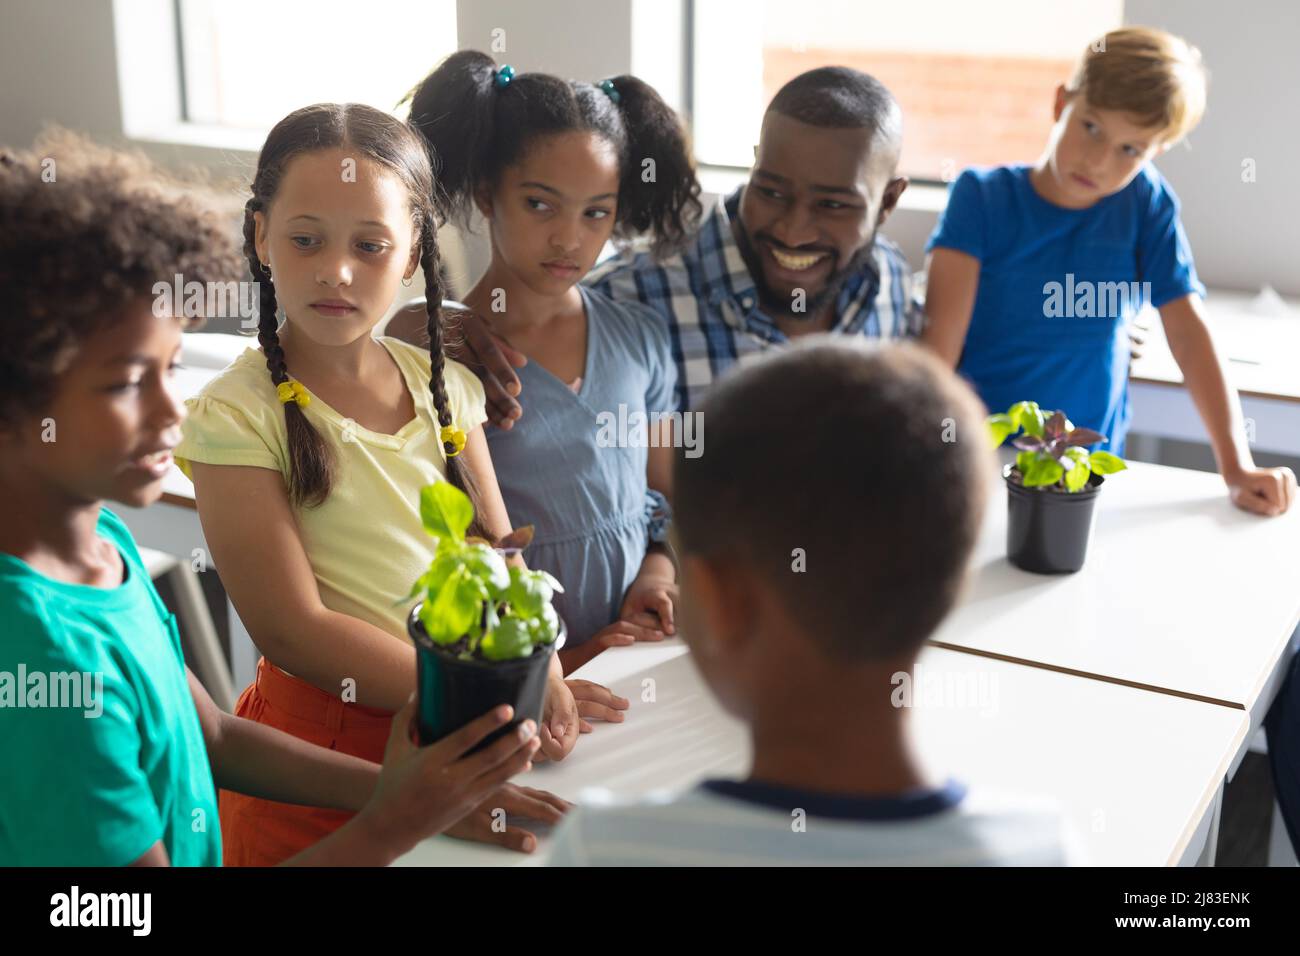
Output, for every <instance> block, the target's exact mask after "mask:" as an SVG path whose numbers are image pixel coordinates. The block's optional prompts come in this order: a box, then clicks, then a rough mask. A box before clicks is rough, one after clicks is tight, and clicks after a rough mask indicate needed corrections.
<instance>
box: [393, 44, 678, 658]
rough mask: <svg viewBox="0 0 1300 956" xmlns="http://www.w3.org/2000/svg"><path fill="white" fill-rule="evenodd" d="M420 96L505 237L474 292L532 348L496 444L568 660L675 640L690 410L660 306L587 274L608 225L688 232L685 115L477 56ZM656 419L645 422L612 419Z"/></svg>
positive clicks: (444, 71) (618, 80)
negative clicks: (680, 438) (677, 472)
mask: <svg viewBox="0 0 1300 956" xmlns="http://www.w3.org/2000/svg"><path fill="white" fill-rule="evenodd" d="M410 101H411V112H410V120H409V121H410V123H411V125H413V126H414V127H415V128H416V129H417V130H419V132H420V133H421V134H422V135H423V137H424V138H425V141H426V142H427V143H428V146H429V149H430V153H431V155H432V157H433V159H434V163H435V167H436V169H437V175H438V187H439V192H438V193H437V194H436V197H437V199H438V201H439V203H440V205H441V207H442V209H441V211H442V212H443V213H444V215H445V216H446V217H447V218H449V219H458V220H459V221H460V222H462V223H464V224H466V225H467V224H468V216H469V214H470V212H471V210H473V209H478V210H479V211H480V212H481V213H482V214H483V216H484V217H485V218H486V220H487V222H488V225H489V228H490V231H491V239H492V261H491V264H490V265H489V266H488V269H487V272H486V273H485V274H484V275H483V277H482V278H481V279H480V280H479V282H478V284H477V285H475V286H474V288H473V289H472V290H471V291H470V292H469V294H468V295H467V296H466V297H465V303H466V305H468V306H469V307H470V308H471V309H473V310H474V311H475V312H476V313H477V314H478V315H480V316H482V317H483V318H484V319H486V320H487V321H488V322H489V323H490V324H491V326H492V328H493V330H494V332H496V333H497V334H498V335H501V336H502V337H504V338H507V339H509V341H510V342H511V343H512V345H513V346H514V347H515V348H516V349H518V350H519V351H521V352H522V353H523V354H524V355H525V356H526V357H527V359H528V362H527V363H526V364H525V365H524V366H523V367H522V368H521V369H520V375H519V377H520V380H521V384H522V385H523V387H524V388H525V389H526V390H527V392H528V395H529V404H528V414H527V416H526V417H524V418H522V419H520V420H519V421H518V422H517V423H515V424H514V425H513V427H511V428H510V429H509V430H498V429H493V430H491V431H490V432H489V433H488V445H489V447H490V448H491V451H492V457H493V459H494V460H495V461H496V462H497V474H498V477H499V478H500V480H501V492H502V495H503V497H504V499H505V503H506V507H507V509H508V510H509V512H510V514H511V517H513V518H514V520H515V521H517V522H519V523H520V524H532V525H534V526H535V527H536V532H537V533H536V537H535V538H534V540H533V543H532V545H530V547H529V551H528V557H529V562H530V564H532V565H533V566H535V567H540V568H544V569H545V570H547V571H550V572H551V573H552V574H554V575H555V576H556V577H557V578H559V579H560V580H561V581H562V582H563V583H564V585H565V593H564V594H562V595H557V600H556V610H557V611H558V612H559V613H560V615H561V616H562V617H563V618H564V619H565V623H566V625H567V628H568V634H569V638H568V640H569V646H568V647H567V648H565V650H563V651H561V657H562V659H563V660H564V663H565V669H566V671H567V670H571V669H572V668H573V667H576V666H578V665H580V664H581V663H583V662H584V661H586V660H587V659H589V658H590V657H592V656H593V655H594V654H596V653H598V652H599V651H601V650H603V649H604V648H606V647H609V646H613V645H620V644H630V643H632V642H633V641H636V640H660V639H662V638H663V636H664V634H671V633H673V631H674V627H673V601H674V599H675V595H676V585H675V583H674V582H675V569H674V567H673V563H672V561H671V559H670V557H669V556H668V554H667V553H666V548H664V547H663V545H662V544H661V543H660V542H661V541H662V537H663V535H662V532H663V530H664V526H665V523H664V515H665V513H666V504H667V503H666V499H665V497H664V496H665V495H666V494H667V492H668V490H669V488H668V478H669V473H670V462H671V457H672V449H671V444H672V429H671V422H670V421H664V420H663V419H661V418H659V416H660V415H663V414H666V413H670V412H672V411H673V410H674V409H675V408H676V407H677V403H676V401H675V400H674V395H673V391H674V387H675V383H676V370H675V369H676V367H675V365H674V363H673V360H672V354H671V352H670V344H669V340H668V334H667V332H666V330H665V329H664V326H663V323H662V322H661V321H660V320H659V319H658V318H657V317H656V316H655V314H654V313H653V312H651V311H650V310H649V309H648V308H646V307H644V306H640V305H631V304H623V303H615V302H614V301H613V300H611V299H609V298H608V297H606V296H604V295H602V294H601V293H599V292H596V291H593V290H591V289H589V288H586V287H584V286H580V285H578V280H579V279H581V278H582V277H583V275H585V274H586V273H587V271H588V270H589V269H590V268H591V266H592V265H593V264H594V263H595V261H596V258H597V256H598V255H599V253H600V251H601V249H602V248H603V247H604V245H605V243H606V241H608V240H609V239H610V238H611V236H613V237H617V238H619V239H628V238H631V237H632V236H634V235H638V234H648V235H649V238H650V240H651V242H652V245H653V248H654V249H655V250H657V251H659V252H666V251H669V250H671V249H672V248H673V247H674V246H675V245H676V244H677V243H679V242H681V241H682V240H683V239H684V238H685V237H686V236H687V235H689V234H690V232H691V229H692V225H693V223H694V220H695V219H696V218H697V217H698V215H699V209H700V204H699V201H698V199H697V196H698V193H699V184H698V183H697V182H696V179H695V173H694V169H693V166H692V162H691V158H690V154H689V151H688V149H687V143H686V138H685V136H684V134H683V132H682V127H681V124H680V122H679V120H678V118H677V116H676V114H675V113H673V111H672V110H671V109H669V108H668V106H667V105H666V104H665V103H664V102H663V100H662V99H660V97H659V95H658V94H657V93H655V91H654V90H653V89H651V88H650V87H649V86H648V85H646V84H645V83H643V82H641V81H640V80H638V79H636V78H635V77H631V76H620V77H615V78H614V79H612V80H605V81H603V82H601V83H599V84H591V83H579V82H571V81H567V80H561V79H557V78H556V77H553V76H548V75H545V74H541V73H525V74H521V75H518V76H516V75H515V74H514V71H513V70H512V69H511V68H510V67H509V66H502V67H500V68H498V66H497V64H496V63H494V62H493V60H492V58H491V57H489V56H487V55H486V54H483V53H479V52H475V51H472V50H467V51H461V52H459V53H455V54H453V55H452V56H450V57H448V58H447V60H445V61H444V62H443V63H442V64H441V65H440V66H439V67H438V68H437V69H436V70H434V71H433V73H431V74H430V75H429V76H428V77H426V78H425V79H424V81H423V82H422V83H420V85H419V86H418V87H416V89H414V90H413V91H412V92H411V94H410ZM405 318H406V316H405V314H403V315H401V316H399V317H398V319H397V321H398V323H399V325H398V326H397V328H400V327H401V324H400V323H401V322H402V320H404V319H405ZM642 416H645V418H642ZM650 416H654V423H653V424H648V425H647V426H646V427H644V428H641V429H640V431H639V432H638V431H637V426H633V428H632V429H631V430H630V431H629V432H628V434H627V435H618V434H616V429H613V428H602V423H608V422H610V421H613V422H619V421H622V422H633V423H635V422H637V421H638V420H641V421H649V420H650ZM660 422H662V423H663V424H662V427H661V425H660ZM652 529H653V531H652Z"/></svg>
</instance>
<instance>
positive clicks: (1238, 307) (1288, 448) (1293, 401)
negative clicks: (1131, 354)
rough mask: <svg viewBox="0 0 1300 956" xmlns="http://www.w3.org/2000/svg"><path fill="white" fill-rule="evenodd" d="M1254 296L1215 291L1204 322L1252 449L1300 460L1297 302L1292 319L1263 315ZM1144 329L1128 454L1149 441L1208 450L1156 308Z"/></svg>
mask: <svg viewBox="0 0 1300 956" xmlns="http://www.w3.org/2000/svg"><path fill="white" fill-rule="evenodd" d="M1253 300H1254V297H1253V296H1250V295H1247V294H1245V293H1240V292H1236V293H1234V292H1221V291H1217V290H1211V291H1210V294H1209V297H1208V298H1207V299H1206V301H1205V311H1206V321H1207V324H1208V325H1209V327H1210V332H1211V334H1212V335H1213V336H1214V339H1215V342H1216V343H1217V344H1218V346H1219V351H1220V353H1221V354H1222V355H1223V357H1224V359H1225V360H1226V364H1227V371H1228V377H1229V381H1230V382H1231V384H1232V385H1233V386H1235V387H1236V389H1237V391H1238V392H1239V393H1240V395H1241V407H1242V413H1243V415H1244V417H1245V418H1246V420H1247V422H1248V424H1249V425H1250V431H1249V432H1248V435H1249V436H1250V437H1251V445H1252V447H1253V448H1254V449H1255V450H1261V451H1269V452H1276V453H1279V454H1286V455H1300V301H1297V300H1290V301H1289V302H1287V303H1286V306H1287V307H1288V308H1289V313H1280V312H1279V313H1278V314H1274V313H1272V312H1270V311H1262V310H1261V308H1260V307H1259V306H1258V305H1257V304H1256V303H1255V302H1254V301H1253ZM1138 322H1139V324H1141V325H1143V326H1145V327H1146V328H1147V329H1148V330H1149V332H1148V335H1147V342H1146V344H1145V346H1144V347H1143V354H1142V358H1140V359H1137V360H1136V361H1134V362H1133V366H1132V369H1131V370H1130V376H1129V378H1130V382H1131V387H1130V390H1131V393H1132V396H1133V423H1132V429H1131V430H1132V435H1131V437H1130V450H1132V446H1133V445H1134V444H1137V442H1135V441H1134V440H1135V439H1136V440H1138V442H1140V441H1142V440H1145V439H1146V438H1148V437H1151V438H1157V439H1160V438H1173V439H1178V440H1182V441H1192V442H1197V443H1200V444H1205V443H1206V441H1207V439H1206V435H1205V426H1204V425H1203V424H1202V423H1201V419H1200V416H1199V415H1198V414H1197V412H1196V407H1195V405H1193V404H1192V399H1191V395H1189V394H1188V392H1187V389H1186V388H1185V387H1184V386H1183V373H1182V371H1181V370H1180V369H1179V368H1178V363H1177V362H1175V361H1174V357H1173V353H1171V352H1170V351H1169V343H1168V341H1167V340H1166V339H1165V334H1164V327H1163V326H1162V325H1161V323H1160V317H1159V315H1158V314H1157V313H1156V311H1155V310H1154V309H1151V308H1147V309H1144V310H1143V312H1142V313H1141V315H1139V317H1138Z"/></svg>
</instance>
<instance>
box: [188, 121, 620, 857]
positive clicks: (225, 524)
mask: <svg viewBox="0 0 1300 956" xmlns="http://www.w3.org/2000/svg"><path fill="white" fill-rule="evenodd" d="M432 187H433V179H432V170H431V169H430V165H429V159H428V155H427V154H426V152H425V150H424V148H423V146H422V144H421V143H420V141H419V139H418V137H416V136H415V134H414V133H412V131H411V130H410V129H409V128H408V127H407V126H405V125H404V124H403V123H401V122H399V121H398V120H396V119H394V118H393V117H391V116H389V115H388V114H386V113H383V112H381V111H379V110H376V109H373V108H370V107H366V106H358V105H334V104H324V105H318V106H310V107H305V108H303V109H300V110H297V111H295V112H294V113H291V114H290V115H289V116H287V117H285V118H284V119H283V120H281V121H280V122H279V123H278V124H276V126H275V128H274V129H272V130H271V132H270V135H269V136H268V137H267V140H266V144H265V145H264V146H263V147H262V151H261V154H260V155H259V157H258V162H257V171H256V174H255V177H254V179H253V184H252V197H251V198H250V199H249V200H248V203H247V205H246V207H245V215H244V254H245V256H246V257H247V260H248V265H249V268H250V269H251V270H252V272H253V275H254V276H255V277H256V278H257V279H258V280H259V281H260V303H261V309H260V315H259V327H258V328H259V341H260V343H261V346H262V348H261V350H260V351H258V350H253V349H249V350H247V351H246V352H244V354H243V355H242V356H240V357H239V358H238V359H236V360H235V362H234V363H233V364H232V365H231V366H230V367H229V368H228V369H226V370H225V371H223V372H222V373H221V374H220V375H218V376H217V377H216V378H215V379H214V380H213V381H212V382H210V383H209V384H208V386H207V387H205V388H204V390H203V391H202V392H201V393H200V394H199V396H197V397H196V398H194V399H191V400H190V402H189V403H188V405H189V409H190V416H189V418H188V419H187V421H186V426H185V434H184V439H183V441H182V443H181V445H180V447H179V448H178V449H177V451H176V458H177V462H178V464H180V466H181V467H182V469H183V470H185V471H186V473H187V474H189V475H190V476H191V477H192V479H193V481H194V489H195V496H196V499H197V502H198V509H199V517H200V519H201V520H202V522H203V529H204V533H205V535H206V536H207V540H208V543H209V546H210V547H211V550H212V557H213V560H214V561H215V563H216V565H217V566H218V567H219V568H220V570H221V577H222V580H223V582H224V583H225V585H226V588H227V590H228V591H229V593H230V597H231V600H232V601H233V602H234V604H235V607H236V609H237V610H238V612H239V615H240V618H241V619H242V620H243V622H244V624H245V625H246V626H247V628H248V630H249V633H250V634H251V635H252V637H253V640H254V641H255V642H256V643H257V645H258V647H259V649H260V650H261V651H262V653H263V658H262V660H260V661H259V663H258V672H257V680H256V682H255V683H254V684H253V685H251V686H250V687H249V688H248V689H246V690H245V691H244V693H243V695H242V696H241V697H240V699H239V703H238V705H237V708H236V712H237V713H238V714H239V715H241V716H246V717H249V718H251V719H253V720H256V721H259V722H261V723H264V724H268V725H270V726H273V727H279V728H281V729H283V730H287V731H288V732H290V733H293V734H295V735H297V736H299V737H302V738H304V739H306V740H310V741H313V742H315V743H318V744H321V745H322V746H327V747H330V748H332V749H335V750H339V751H342V752H344V753H349V754H354V755H356V756H359V757H363V758H365V759H368V760H378V759H379V758H380V757H381V756H382V754H383V750H384V743H385V741H386V740H387V737H388V733H389V725H390V723H391V718H392V714H393V712H394V711H396V710H397V709H398V708H399V707H401V706H402V704H403V703H404V702H405V701H406V700H407V698H408V697H409V696H410V693H411V690H412V688H413V687H414V686H415V652H414V649H413V647H412V646H411V644H410V641H409V639H408V638H407V635H406V629H405V618H406V614H407V612H409V610H410V607H411V605H412V603H413V601H406V602H403V601H401V600H400V598H401V597H402V595H403V592H404V589H405V588H406V587H407V585H408V584H409V582H410V581H412V580H414V579H415V578H416V577H417V576H418V575H419V573H420V571H421V570H422V568H424V567H425V566H426V565H427V564H428V561H429V560H430V557H431V544H432V542H431V540H430V538H429V537H428V535H427V534H426V533H425V531H424V528H423V525H422V523H421V520H420V513H419V492H420V489H421V488H422V487H423V486H425V485H428V484H430V483H431V482H435V481H441V480H447V481H451V482H453V483H455V484H456V485H457V486H458V487H460V488H462V489H464V490H465V491H467V492H468V493H469V494H470V496H471V497H472V498H474V500H475V508H476V514H477V520H478V522H479V525H480V530H481V532H482V533H483V534H484V536H486V537H489V538H493V539H495V538H497V537H499V536H501V535H504V534H506V533H507V532H508V531H509V530H510V522H509V519H508V518H507V516H506V510H505V507H504V505H503V504H502V503H501V496H500V493H499V491H498V490H497V483H496V478H495V477H494V476H493V470H492V460H491V457H490V455H489V453H488V449H487V443H486V441H485V439H484V437H483V430H482V427H481V424H482V422H483V421H484V418H485V413H484V398H483V391H482V387H481V386H480V384H479V383H478V381H477V380H476V379H475V378H474V376H473V375H472V374H471V373H470V372H469V371H468V370H466V369H465V368H464V367H463V366H461V365H459V364H457V363H456V362H452V361H447V360H446V359H444V357H443V354H442V341H443V327H442V318H441V314H440V311H439V307H438V305H439V302H440V286H439V279H438V249H437V243H436V233H435V229H436V222H435V218H434V210H433V208H432V205H431V202H430V195H431V192H432ZM417 268H419V269H423V271H424V279H425V282H426V283H428V286H429V289H430V292H431V296H430V300H429V305H428V307H427V310H426V321H425V327H426V330H427V332H428V335H429V339H430V347H429V348H428V349H421V348H416V347H414V346H411V345H408V344H406V343H404V342H399V341H397V340H395V339H388V338H379V339H376V338H374V337H373V335H372V332H373V329H374V327H375V325H376V324H377V323H378V322H379V321H380V320H381V319H382V318H383V317H384V315H385V313H386V312H387V310H388V309H389V307H390V306H391V305H392V302H393V299H394V298H395V296H396V292H397V287H398V283H399V282H401V281H402V280H403V279H409V278H410V277H411V276H412V275H413V274H414V273H415V270H416V269H417ZM280 312H283V320H282V322H281V321H279V316H278V313H280ZM395 599H398V600H395ZM575 692H576V693H578V694H579V695H582V696H587V697H590V696H595V697H597V699H598V700H599V701H600V702H601V704H602V706H606V705H609V704H613V703H617V702H616V701H613V700H612V698H611V695H609V693H608V691H605V690H604V689H603V688H598V687H596V685H587V684H577V682H575V688H574V690H571V689H570V688H569V687H568V686H567V685H566V684H565V682H564V680H563V674H562V673H561V671H560V668H559V664H558V662H557V663H556V665H555V668H554V672H553V675H552V679H551V682H550V685H549V687H548V693H547V703H546V717H545V721H544V726H543V728H541V730H540V732H539V736H540V738H541V740H542V749H543V752H544V753H545V754H546V755H547V756H550V757H552V758H559V757H563V756H564V755H565V754H566V753H567V752H568V751H569V750H570V749H571V748H572V746H573V743H574V740H575V739H576V737H577V734H578V733H579V730H580V727H581V720H580V718H579V714H578V709H577V706H576V703H575V700H574V693H575ZM493 801H496V802H493ZM512 805H513V807H514V811H513V812H516V813H519V814H522V815H526V816H533V817H540V818H542V819H547V820H550V819H554V818H555V817H556V816H557V815H558V813H559V811H560V809H562V808H563V807H564V804H563V803H562V801H559V800H558V798H553V797H551V796H550V795H549V794H543V793H542V792H540V791H530V790H520V789H510V790H508V791H507V792H506V793H505V794H497V795H494V797H493V798H492V800H491V801H487V802H486V803H485V804H484V806H483V808H482V809H481V810H480V811H479V812H477V813H476V814H475V815H472V816H471V817H470V818H468V819H467V821H466V822H465V823H463V824H461V825H459V826H458V827H457V828H456V829H454V830H453V831H451V832H453V834H454V835H461V836H466V837H470V838H476V837H477V838H482V839H487V840H495V841H497V842H501V843H504V844H506V845H509V846H512V847H514V848H516V849H523V850H527V849H531V848H532V846H533V845H534V838H533V837H532V835H531V834H529V833H527V832H526V831H521V830H518V829H515V830H513V831H512V832H508V833H506V834H497V833H494V832H493V828H492V826H491V824H492V820H491V817H490V813H491V809H492V808H493V807H505V808H506V809H507V810H508V811H510V807H511V806H512ZM346 819H347V815H346V814H344V813H339V812H334V811H322V810H315V809H309V808H304V807H297V806H289V805H287V804H283V803H275V802H271V801H267V800H256V799H252V798H249V797H245V796H242V795H238V794H232V793H223V794H222V799H221V826H222V830H223V832H224V833H225V859H226V862H227V863H228V864H237V865H247V864H253V865H256V864H269V863H275V862H277V861H279V860H280V859H283V858H284V857H286V856H289V855H291V854H293V853H294V852H296V851H297V850H298V848H300V847H302V846H306V845H308V844H310V843H312V842H314V841H315V840H317V839H319V838H320V836H321V835H323V834H325V833H328V832H330V831H331V830H333V829H335V828H336V827H338V826H339V825H340V824H341V823H343V821H345V820H346Z"/></svg>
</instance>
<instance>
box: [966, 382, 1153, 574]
mask: <svg viewBox="0 0 1300 956" xmlns="http://www.w3.org/2000/svg"><path fill="white" fill-rule="evenodd" d="M988 424H989V431H990V433H991V437H992V438H993V444H994V446H995V447H996V446H999V445H1001V444H1002V443H1003V442H1004V441H1006V440H1007V439H1008V438H1011V439H1012V441H1011V444H1012V445H1013V446H1015V448H1016V450H1017V454H1016V460H1015V462H1014V464H1009V465H1007V466H1006V467H1005V468H1004V469H1003V470H1002V478H1003V480H1004V481H1005V482H1006V484H1007V557H1008V558H1009V559H1010V561H1011V563H1012V564H1014V565H1016V567H1019V568H1023V569H1024V570H1026V571H1033V572H1036V573H1038V574H1061V573H1069V572H1073V571H1078V570H1079V569H1080V568H1081V567H1083V561H1084V558H1085V557H1087V554H1088V538H1089V537H1090V536H1091V534H1092V523H1093V522H1092V519H1093V506H1094V505H1095V504H1096V501H1097V492H1098V490H1099V489H1100V488H1101V486H1102V483H1103V482H1104V481H1105V480H1106V479H1105V477H1104V476H1106V475H1110V474H1113V473H1115V472H1117V471H1123V470H1124V469H1125V468H1126V467H1128V466H1127V465H1125V464H1124V460H1123V459H1122V458H1120V457H1118V456H1117V455H1112V454H1111V453H1110V452H1107V451H1100V450H1098V451H1094V452H1091V453H1090V452H1089V451H1088V449H1087V447H1086V446H1088V445H1095V444H1097V443H1099V442H1104V441H1106V438H1105V436H1104V435H1101V434H1100V433H1098V432H1095V431H1093V430H1092V429H1091V428H1075V427H1074V425H1073V424H1071V423H1070V421H1069V419H1067V418H1066V417H1065V413H1064V412H1061V411H1056V412H1053V413H1052V414H1051V415H1044V414H1043V412H1042V410H1041V409H1039V407H1038V405H1037V403H1035V402H1017V403H1016V404H1014V405H1012V406H1011V407H1010V408H1009V409H1007V411H1006V413H1005V414H999V415H990V416H989V418H988ZM1012 436H1014V437H1012Z"/></svg>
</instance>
